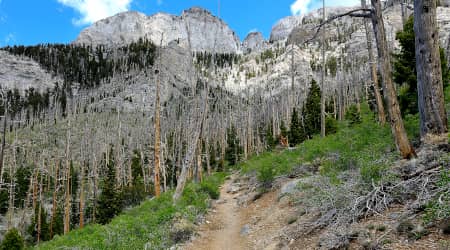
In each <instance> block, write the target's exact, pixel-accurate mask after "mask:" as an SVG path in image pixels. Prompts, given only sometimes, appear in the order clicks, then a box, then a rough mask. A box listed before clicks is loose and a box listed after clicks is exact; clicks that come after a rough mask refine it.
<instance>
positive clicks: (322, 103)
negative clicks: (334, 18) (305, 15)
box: [320, 0, 327, 137]
mask: <svg viewBox="0 0 450 250" xmlns="http://www.w3.org/2000/svg"><path fill="white" fill-rule="evenodd" d="M322 12H323V13H322V14H323V20H326V18H327V17H326V14H325V0H323V10H322ZM322 29H323V30H322V76H321V86H320V88H321V91H322V94H321V95H320V135H321V136H322V137H325V71H326V69H325V67H326V61H325V24H324V26H323V27H322Z"/></svg>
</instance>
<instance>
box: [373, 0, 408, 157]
mask: <svg viewBox="0 0 450 250" xmlns="http://www.w3.org/2000/svg"><path fill="white" fill-rule="evenodd" d="M371 3H372V7H373V13H372V23H373V29H374V32H375V37H376V41H377V47H378V60H379V63H380V71H381V77H382V79H383V87H384V90H385V93H384V94H385V98H386V99H387V103H388V111H389V117H390V119H391V130H392V134H393V136H394V140H395V144H396V146H397V149H398V150H399V151H400V154H401V156H402V157H403V158H414V157H415V156H416V153H415V152H414V149H413V148H412V146H411V144H410V142H409V140H408V136H407V134H406V130H405V127H404V125H403V119H402V115H401V112H400V106H399V104H398V100H397V92H396V91H395V86H394V82H393V81H392V67H391V61H390V55H389V51H388V47H387V39H386V32H385V29H384V21H383V13H382V9H381V2H380V0H371Z"/></svg>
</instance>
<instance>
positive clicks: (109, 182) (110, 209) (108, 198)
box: [96, 147, 122, 224]
mask: <svg viewBox="0 0 450 250" xmlns="http://www.w3.org/2000/svg"><path fill="white" fill-rule="evenodd" d="M113 151H114V150H113V148H112V147H111V150H110V153H109V161H108V162H106V154H105V155H104V160H103V162H104V163H105V164H106V176H105V178H104V180H103V186H102V192H101V194H100V197H99V199H98V203H97V211H96V212H97V215H96V218H97V222H98V223H100V224H107V223H109V222H110V221H111V219H112V218H114V216H116V215H118V214H119V213H120V212H121V211H122V198H121V195H120V192H119V191H118V190H117V188H116V187H115V178H116V169H115V162H114V153H113Z"/></svg>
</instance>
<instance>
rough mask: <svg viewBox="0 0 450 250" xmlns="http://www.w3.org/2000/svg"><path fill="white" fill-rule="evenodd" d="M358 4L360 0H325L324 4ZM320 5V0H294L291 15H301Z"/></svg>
mask: <svg viewBox="0 0 450 250" xmlns="http://www.w3.org/2000/svg"><path fill="white" fill-rule="evenodd" d="M360 4H361V1H360V0H325V6H357V5H360ZM321 7H322V0H296V1H295V2H294V3H293V4H291V13H292V15H301V14H305V13H308V12H309V11H310V10H312V9H317V8H321Z"/></svg>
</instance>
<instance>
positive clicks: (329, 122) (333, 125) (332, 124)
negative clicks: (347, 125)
mask: <svg viewBox="0 0 450 250" xmlns="http://www.w3.org/2000/svg"><path fill="white" fill-rule="evenodd" d="M325 127H326V130H325V131H326V133H327V135H331V134H335V133H336V132H337V130H338V123H337V121H336V119H334V117H332V116H327V118H326V120H325Z"/></svg>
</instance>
